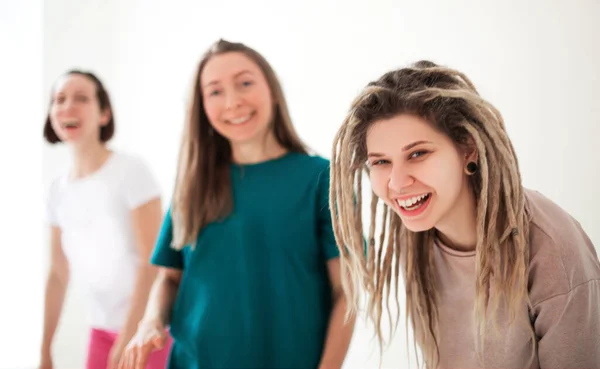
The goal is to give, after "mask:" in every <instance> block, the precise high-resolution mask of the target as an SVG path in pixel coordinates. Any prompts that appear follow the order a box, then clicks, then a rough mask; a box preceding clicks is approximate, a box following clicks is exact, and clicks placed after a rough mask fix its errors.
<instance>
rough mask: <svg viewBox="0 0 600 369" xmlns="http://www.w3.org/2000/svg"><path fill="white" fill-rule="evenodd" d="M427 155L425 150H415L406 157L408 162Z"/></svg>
mask: <svg viewBox="0 0 600 369" xmlns="http://www.w3.org/2000/svg"><path fill="white" fill-rule="evenodd" d="M427 154H429V151H427V150H417V151H415V152H413V153H411V154H410V155H409V156H408V160H411V159H418V158H422V157H423V156H425V155H427Z"/></svg>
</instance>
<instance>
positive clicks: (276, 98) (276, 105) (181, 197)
mask: <svg viewBox="0 0 600 369" xmlns="http://www.w3.org/2000/svg"><path fill="white" fill-rule="evenodd" d="M230 52H239V53H242V54H244V55H245V56H247V57H248V58H250V60H252V61H253V62H254V63H256V64H257V65H258V66H259V67H260V69H261V71H262V72H263V74H264V76H265V78H266V80H267V83H268V85H269V89H270V90H271V95H272V96H273V116H272V128H273V131H274V134H275V138H276V139H277V142H278V143H279V144H280V145H281V146H283V147H284V148H286V149H287V150H288V151H291V152H298V153H307V147H306V145H305V144H304V142H302V140H301V139H300V138H299V137H298V134H297V133H296V131H295V129H294V126H293V125H292V119H291V118H290V114H289V112H288V107H287V103H286V100H285V97H284V94H283V89H282V88H281V84H280V83H279V80H278V78H277V76H276V74H275V72H274V70H273V68H272V67H271V65H270V64H269V63H268V62H267V60H266V59H265V58H264V57H263V56H262V55H261V54H259V53H258V52H257V51H256V50H254V49H252V48H250V47H248V46H246V45H244V44H242V43H236V42H229V41H225V40H222V39H221V40H218V41H217V42H215V43H214V44H213V45H212V46H211V47H210V48H209V49H208V51H206V52H205V54H204V55H203V57H202V59H201V60H200V63H199V64H198V68H197V71H196V75H195V77H194V86H193V89H192V92H191V101H190V102H189V106H188V112H187V118H186V121H185V127H184V130H183V132H184V134H183V137H182V142H181V148H180V153H179V164H178V169H177V179H176V183H175V190H174V194H173V203H172V214H173V221H174V224H173V225H174V229H173V231H174V232H173V245H174V247H175V248H178V249H181V248H183V247H184V246H185V245H187V244H193V243H194V240H195V239H196V237H197V235H198V232H200V231H201V230H202V229H203V228H204V227H205V226H206V225H207V224H209V223H211V222H213V221H216V220H218V219H222V218H224V217H226V216H227V215H229V214H230V212H231V209H232V208H233V196H232V193H231V183H230V179H229V164H230V163H231V160H232V158H231V145H230V144H229V141H227V139H226V138H225V137H223V136H221V135H220V134H219V133H218V132H216V131H214V130H212V129H211V125H210V122H209V120H208V117H207V116H206V112H205V110H204V102H203V98H202V87H201V86H200V77H201V74H202V71H203V70H204V67H205V66H206V63H208V61H209V60H211V59H212V58H213V57H215V56H217V55H222V54H226V53H230Z"/></svg>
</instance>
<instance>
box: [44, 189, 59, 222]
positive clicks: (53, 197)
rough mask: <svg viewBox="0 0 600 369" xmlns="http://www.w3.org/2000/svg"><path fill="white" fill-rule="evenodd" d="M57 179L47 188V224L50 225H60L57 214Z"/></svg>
mask: <svg viewBox="0 0 600 369" xmlns="http://www.w3.org/2000/svg"><path fill="white" fill-rule="evenodd" d="M57 181H58V180H54V181H52V183H51V184H50V186H48V188H47V189H46V203H45V206H46V224H48V225H50V226H58V216H57V215H56V213H57V209H56V208H57V203H58V193H57V192H58V191H57Z"/></svg>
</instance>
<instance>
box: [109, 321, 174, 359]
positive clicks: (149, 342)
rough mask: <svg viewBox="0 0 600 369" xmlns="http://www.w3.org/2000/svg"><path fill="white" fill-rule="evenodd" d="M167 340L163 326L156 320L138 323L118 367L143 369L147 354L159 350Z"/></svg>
mask: <svg viewBox="0 0 600 369" xmlns="http://www.w3.org/2000/svg"><path fill="white" fill-rule="evenodd" d="M166 342H167V335H166V333H165V327H164V326H163V325H162V324H161V323H157V322H142V323H140V325H139V327H138V330H137V332H136V334H135V335H134V336H133V338H132V339H131V341H130V342H129V344H128V345H127V347H126V348H125V352H124V353H123V354H122V355H121V360H120V361H119V365H118V367H117V368H118V369H144V368H145V367H146V362H147V361H148V356H150V353H151V352H152V351H155V350H160V349H162V348H163V347H164V346H165V343H166Z"/></svg>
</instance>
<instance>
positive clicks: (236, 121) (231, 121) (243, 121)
mask: <svg viewBox="0 0 600 369" xmlns="http://www.w3.org/2000/svg"><path fill="white" fill-rule="evenodd" d="M251 116H252V115H251V114H250V115H246V116H245V117H241V118H236V119H229V123H231V124H242V123H246V122H247V121H248V120H249V119H250V117H251Z"/></svg>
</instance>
